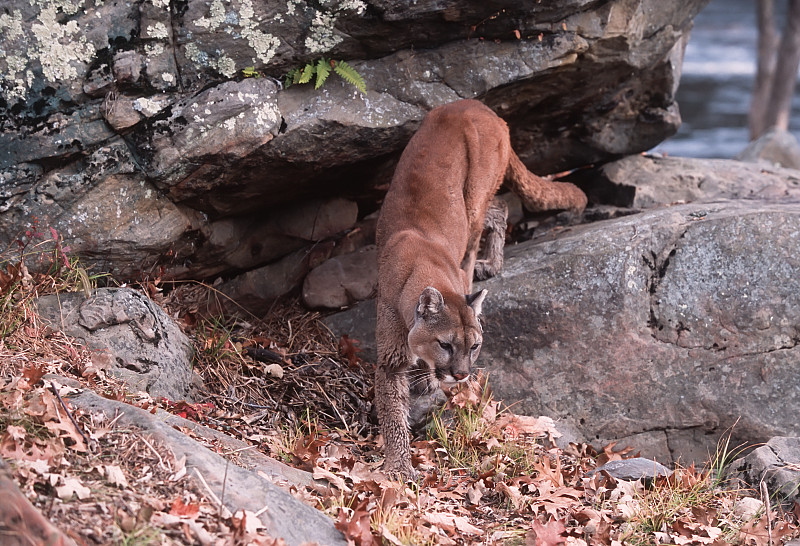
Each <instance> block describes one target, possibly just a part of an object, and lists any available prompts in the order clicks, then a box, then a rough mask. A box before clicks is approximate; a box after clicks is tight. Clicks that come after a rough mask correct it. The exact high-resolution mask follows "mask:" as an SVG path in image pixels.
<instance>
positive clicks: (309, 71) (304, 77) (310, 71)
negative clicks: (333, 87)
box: [297, 63, 317, 83]
mask: <svg viewBox="0 0 800 546" xmlns="http://www.w3.org/2000/svg"><path fill="white" fill-rule="evenodd" d="M316 70H317V69H316V68H315V67H314V65H313V64H310V63H309V64H307V65H306V66H305V68H303V73H302V74H301V75H300V79H299V80H297V83H308V82H310V81H311V78H313V77H314V72H316Z"/></svg>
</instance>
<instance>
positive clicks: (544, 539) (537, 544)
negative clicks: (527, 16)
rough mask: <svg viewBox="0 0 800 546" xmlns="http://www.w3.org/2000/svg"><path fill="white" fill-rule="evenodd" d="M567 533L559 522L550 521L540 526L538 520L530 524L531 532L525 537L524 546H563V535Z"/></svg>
mask: <svg viewBox="0 0 800 546" xmlns="http://www.w3.org/2000/svg"><path fill="white" fill-rule="evenodd" d="M566 531H567V529H566V527H564V524H563V523H562V522H561V521H559V520H553V519H551V520H550V521H548V522H547V523H546V524H544V525H542V524H541V523H539V521H538V520H533V521H532V522H531V530H530V531H528V533H527V534H526V535H525V544H526V546H528V545H530V546H558V545H559V544H564V543H565V541H566V539H565V537H564V533H565V532H566Z"/></svg>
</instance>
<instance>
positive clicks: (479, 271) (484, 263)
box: [475, 260, 498, 281]
mask: <svg viewBox="0 0 800 546" xmlns="http://www.w3.org/2000/svg"><path fill="white" fill-rule="evenodd" d="M497 273H498V271H497V268H496V267H494V264H492V263H489V261H488V260H477V261H476V262H475V278H476V279H478V280H479V281H485V280H486V279H491V278H492V277H494V276H495V275H497Z"/></svg>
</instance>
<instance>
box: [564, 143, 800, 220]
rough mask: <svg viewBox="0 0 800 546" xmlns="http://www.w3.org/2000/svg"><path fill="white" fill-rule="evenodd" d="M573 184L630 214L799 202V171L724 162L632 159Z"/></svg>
mask: <svg viewBox="0 0 800 546" xmlns="http://www.w3.org/2000/svg"><path fill="white" fill-rule="evenodd" d="M573 181H574V182H576V183H578V184H581V186H582V187H583V188H584V190H585V191H586V192H587V193H588V195H589V198H590V200H591V201H592V202H595V203H606V204H609V205H615V206H618V207H626V208H631V209H634V210H640V209H645V208H651V207H654V206H658V205H667V204H675V203H689V202H692V201H698V200H711V199H800V172H798V171H796V170H794V169H784V168H781V167H777V166H772V165H764V164H751V163H743V162H740V161H730V160H726V159H697V158H687V157H659V156H649V155H634V156H629V157H624V158H622V159H619V160H617V161H612V162H611V163H606V164H605V165H603V166H602V167H600V168H598V169H591V170H587V171H585V172H582V173H579V174H577V175H576V176H575V177H574V178H573Z"/></svg>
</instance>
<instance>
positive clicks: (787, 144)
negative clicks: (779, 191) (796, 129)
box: [736, 128, 800, 169]
mask: <svg viewBox="0 0 800 546" xmlns="http://www.w3.org/2000/svg"><path fill="white" fill-rule="evenodd" d="M736 159H739V160H741V161H749V162H752V163H766V164H767V165H770V166H773V167H787V168H789V169H800V143H798V142H797V138H796V137H795V136H794V135H793V134H792V133H790V132H789V131H786V130H784V129H777V128H775V129H771V130H769V131H767V132H766V133H764V134H763V135H761V136H760V137H758V138H757V139H756V140H754V141H753V142H751V143H750V144H748V145H747V147H746V148H745V149H744V150H742V153H740V154H739V155H738V156H737V157H736Z"/></svg>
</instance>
